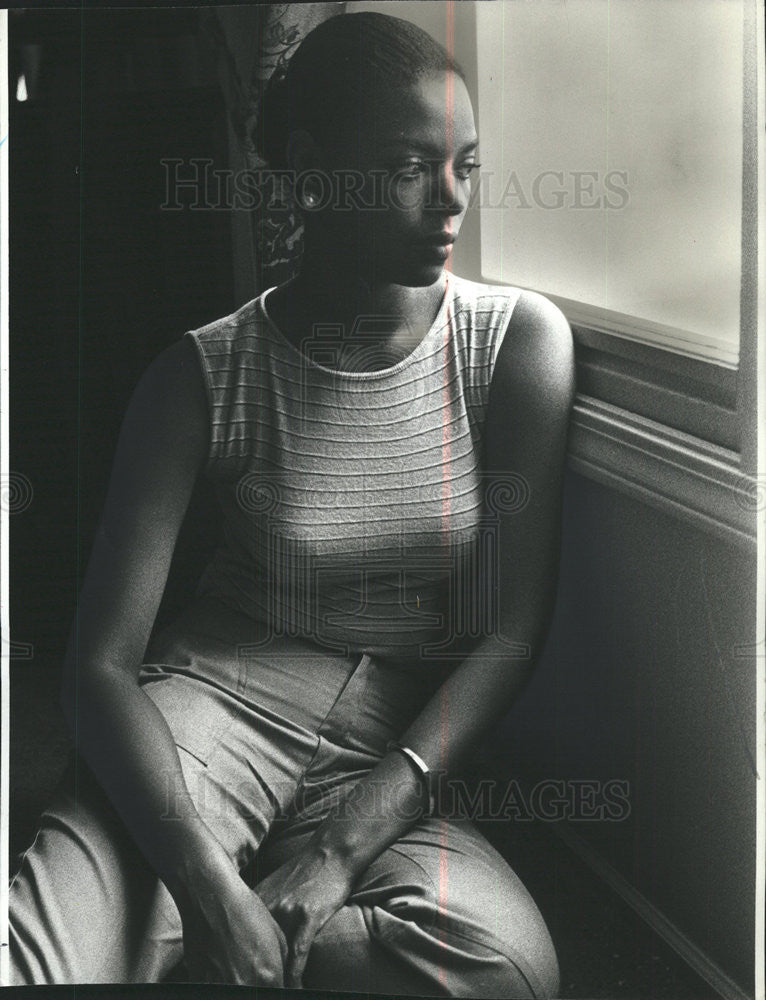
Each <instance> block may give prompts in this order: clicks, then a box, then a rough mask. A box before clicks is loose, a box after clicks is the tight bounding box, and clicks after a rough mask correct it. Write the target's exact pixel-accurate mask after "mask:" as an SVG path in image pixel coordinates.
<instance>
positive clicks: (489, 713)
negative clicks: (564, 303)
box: [257, 293, 575, 986]
mask: <svg viewBox="0 0 766 1000" xmlns="http://www.w3.org/2000/svg"><path fill="white" fill-rule="evenodd" d="M574 388H575V383H574V351H573V344H572V335H571V331H570V329H569V325H568V323H567V321H566V319H565V318H564V316H563V315H562V314H561V312H560V311H559V310H558V309H557V308H556V306H554V305H553V304H552V303H551V302H549V301H548V300H547V299H545V298H543V297H542V296H539V295H535V294H533V293H524V294H523V295H522V299H521V300H520V301H519V303H518V304H517V306H516V308H515V310H514V313H513V316H512V318H511V321H510V323H509V326H508V330H507V331H506V334H505V338H504V341H503V344H502V346H501V349H500V351H499V353H498V357H497V361H496V365H495V371H494V375H493V381H492V387H491V391H490V401H489V408H488V413H487V420H486V425H485V442H486V455H485V458H486V467H487V472H488V475H489V478H490V480H491V481H494V482H496V483H498V485H501V484H502V481H503V479H504V478H505V477H508V476H513V477H514V478H515V481H516V483H517V484H518V482H519V480H518V478H517V477H522V478H523V480H524V481H525V483H526V489H527V490H528V502H527V503H526V504H524V505H523V506H522V505H519V509H514V510H512V511H507V512H505V513H503V512H501V513H500V515H499V533H498V537H497V560H498V566H499V580H498V585H499V596H498V602H499V609H498V612H499V613H498V619H499V620H498V628H497V629H496V631H495V632H494V633H493V634H489V635H486V636H483V637H482V638H481V639H480V640H479V641H478V642H477V643H476V644H475V646H474V647H473V648H472V649H471V650H470V652H468V654H467V655H466V657H465V659H464V660H462V661H461V662H460V664H459V665H458V666H457V667H456V668H455V670H454V671H453V672H452V673H451V674H450V676H449V677H448V678H447V680H446V681H445V682H444V684H443V685H442V686H441V687H440V688H439V690H438V691H437V692H436V694H435V695H434V696H433V697H432V698H431V700H430V701H429V702H428V703H427V704H426V706H425V708H424V709H423V711H422V712H421V713H420V714H419V715H418V717H417V718H416V719H415V720H414V721H413V722H412V724H411V725H410V726H409V727H408V729H407V730H406V732H405V733H403V734H402V735H401V737H400V739H401V741H402V742H403V743H404V744H405V745H407V746H409V747H411V748H412V749H413V750H415V752H416V753H418V754H419V755H420V757H422V758H423V760H424V761H425V762H426V763H427V764H428V766H429V767H430V768H431V769H432V770H441V771H445V772H454V771H455V770H456V769H457V768H459V767H461V766H462V764H463V763H464V762H465V761H466V760H467V758H468V756H469V755H470V753H471V752H472V751H473V750H475V748H476V746H477V745H478V743H479V742H480V740H481V739H482V738H483V737H484V736H485V735H486V734H487V732H488V731H489V730H490V729H491V727H492V726H493V725H496V724H497V723H498V722H499V720H500V719H501V718H502V717H503V716H504V715H505V714H506V713H507V712H508V710H509V709H510V707H511V705H512V704H513V702H514V700H515V699H516V697H517V696H518V694H519V692H520V691H521V690H522V688H523V687H524V685H525V683H526V681H527V680H528V678H529V676H530V673H531V671H532V668H533V667H534V665H535V663H536V662H537V660H538V658H539V656H540V653H541V651H542V646H543V643H544V640H545V636H546V634H547V631H548V627H549V623H550V618H551V614H552V611H553V607H554V601H555V595H556V588H557V580H558V562H559V549H560V522H561V500H562V492H563V476H564V468H565V457H566V441H567V429H568V421H569V414H570V409H571V405H572V401H573V398H574ZM487 485H489V484H487ZM481 617H484V616H483V615H482V616H481ZM501 637H502V638H501ZM514 647H516V649H514ZM344 804H345V805H346V806H347V808H345V809H344V810H343V811H342V812H341V813H340V814H337V815H334V814H332V813H331V814H330V815H329V816H328V818H327V819H326V820H325V821H324V822H323V823H322V824H321V825H320V826H319V827H318V828H317V831H316V833H315V834H314V836H313V837H312V839H311V841H310V842H309V844H308V845H307V846H306V848H305V849H304V851H303V852H302V854H301V856H300V857H298V858H294V859H291V861H290V862H289V863H288V865H287V866H285V870H281V869H280V870H279V871H278V872H277V873H274V875H270V876H269V877H268V878H267V879H265V880H264V882H263V883H261V884H259V885H258V886H257V891H258V892H260V893H261V896H262V898H263V899H264V901H265V902H266V903H267V905H268V906H269V908H270V909H271V911H272V912H273V913H274V914H275V916H276V917H277V919H278V920H279V921H280V923H281V924H282V925H283V926H284V927H289V928H291V929H294V930H293V932H292V941H291V943H290V957H289V960H288V966H287V970H286V971H287V974H286V984H287V985H288V986H295V985H299V977H300V974H301V973H302V969H303V965H304V963H305V960H306V956H307V954H308V950H309V948H310V945H311V941H312V939H313V936H314V935H315V934H316V932H317V930H318V929H319V927H321V926H322V923H323V922H324V921H325V920H327V919H329V917H330V916H331V915H332V909H333V907H337V906H340V905H342V903H343V901H344V898H346V897H347V895H348V892H349V891H350V886H351V885H352V884H353V882H354V880H355V879H356V878H357V877H358V875H359V874H361V873H362V872H363V871H364V870H365V869H366V868H367V866H368V865H369V864H370V863H371V862H372V861H373V860H374V859H375V858H376V857H378V855H379V854H380V853H381V852H382V851H383V850H384V849H385V848H386V847H388V846H389V845H390V844H392V843H393V842H394V841H395V840H396V839H397V838H398V837H400V836H401V835H402V834H404V833H405V832H406V831H407V830H408V829H409V827H410V826H411V825H412V823H413V821H414V819H415V818H416V817H417V815H418V813H419V810H420V809H421V808H422V806H423V805H424V804H425V796H424V793H423V788H422V785H421V782H420V779H419V777H418V776H417V775H416V773H415V772H414V770H413V768H412V767H411V766H410V764H409V763H408V761H407V760H406V758H405V757H404V755H402V754H399V753H389V754H387V755H386V756H385V757H384V758H383V759H382V760H381V761H380V762H379V763H378V764H377V765H376V766H375V767H374V768H373V769H372V771H371V772H370V773H369V774H368V775H367V776H365V777H364V778H363V779H361V780H360V781H359V782H357V784H356V785H355V786H354V788H353V791H352V793H351V795H350V796H349V798H348V800H346V802H345V803H344Z"/></svg>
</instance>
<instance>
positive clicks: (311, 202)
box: [303, 191, 317, 208]
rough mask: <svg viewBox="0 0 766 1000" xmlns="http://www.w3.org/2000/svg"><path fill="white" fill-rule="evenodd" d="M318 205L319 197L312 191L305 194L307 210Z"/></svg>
mask: <svg viewBox="0 0 766 1000" xmlns="http://www.w3.org/2000/svg"><path fill="white" fill-rule="evenodd" d="M316 203H317V197H316V195H315V194H312V193H311V191H306V192H304V194H303V204H304V205H305V206H306V208H314V206H315V205H316Z"/></svg>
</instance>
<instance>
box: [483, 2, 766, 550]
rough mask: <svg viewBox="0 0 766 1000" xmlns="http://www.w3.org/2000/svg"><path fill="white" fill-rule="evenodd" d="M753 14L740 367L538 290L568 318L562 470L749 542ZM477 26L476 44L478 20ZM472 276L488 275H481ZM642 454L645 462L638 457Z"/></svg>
mask: <svg viewBox="0 0 766 1000" xmlns="http://www.w3.org/2000/svg"><path fill="white" fill-rule="evenodd" d="M479 2H481V0H479ZM500 2H506V0H500ZM477 6H478V4H475V5H474V7H475V8H476V7H477ZM757 7H758V0H743V5H742V9H743V26H742V30H743V119H742V120H743V158H742V230H741V247H742V254H741V259H742V281H741V286H740V341H739V361H738V364H737V365H736V366H735V365H734V364H733V363H732V362H730V361H729V362H727V361H726V360H721V361H719V362H716V361H714V360H710V359H704V360H703V359H702V358H701V357H699V356H698V357H694V356H691V355H692V354H693V349H692V350H690V351H687V352H686V353H684V352H682V350H680V349H675V350H674V349H673V348H671V347H660V346H656V344H654V343H651V340H656V339H657V337H654V336H653V335H652V331H649V332H648V336H644V338H643V342H642V339H640V338H641V334H642V332H644V333H646V331H642V328H643V327H646V326H647V324H645V323H644V322H643V321H642V320H640V319H639V318H635V320H634V318H633V317H616V314H613V315H612V316H610V315H609V314H608V313H606V312H605V311H603V310H602V311H599V310H597V309H596V308H595V307H591V306H588V305H587V304H584V303H573V302H569V301H568V300H561V299H559V298H557V297H556V296H555V295H551V294H550V293H548V292H546V291H545V290H544V289H535V290H537V291H540V292H541V293H542V294H544V295H546V296H547V297H548V298H550V299H551V301H553V302H556V303H557V304H558V305H559V306H560V308H561V309H562V311H563V312H564V314H565V315H566V316H567V318H568V319H569V320H570V326H571V328H572V334H573V338H574V343H575V360H576V377H577V395H576V400H575V405H574V409H573V414H572V426H571V433H570V447H569V467H570V468H571V469H573V470H574V471H576V472H579V473H581V474H584V475H588V476H590V477H591V478H594V479H597V480H599V481H601V482H603V483H605V484H608V485H610V486H612V487H614V488H618V489H621V490H622V491H623V492H627V493H630V494H631V495H633V496H635V497H637V498H640V499H642V500H643V501H645V502H650V503H654V504H655V505H657V506H660V507H662V508H664V509H668V510H671V509H672V510H673V512H674V513H676V514H681V515H682V516H684V517H685V518H686V519H687V520H691V521H692V522H693V523H695V524H696V525H697V526H698V527H700V528H703V529H704V530H711V529H712V530H714V531H716V532H717V533H720V532H723V534H724V535H725V536H726V537H727V538H729V539H730V540H732V541H735V542H745V543H747V544H753V545H754V544H755V538H756V510H757V493H758V490H757V487H758V477H757V470H756V466H757V455H756V438H757V426H758V421H757V407H756V401H757V378H758V372H757V364H756V362H757V333H758V304H759V303H758V249H759V198H760V197H762V196H761V192H760V187H762V183H763V182H762V180H761V181H759V177H758V171H757V155H758V143H759V131H758V128H759V126H758V122H759V112H760V114H761V116H762V109H761V108H759V102H760V101H762V99H763V98H762V95H760V94H759V89H758V87H759V81H758V75H757V72H756V67H757V57H758V49H759V40H758V35H757V24H758V10H757ZM474 30H475V32H476V39H477V45H478V30H477V28H476V19H475V17H474ZM478 55H479V53H478V48H477V56H478ZM478 62H479V59H478V58H477V63H478ZM471 70H472V73H471V75H472V76H474V79H473V80H472V81H470V82H471V83H472V85H473V87H474V93H475V94H476V93H478V78H477V77H476V76H475V67H471ZM759 185H760V187H759ZM480 212H481V210H479V221H478V226H481V215H480ZM479 243H480V241H479V240H475V242H474V248H475V250H479ZM479 260H480V257H479ZM479 271H480V272H481V265H480V264H479ZM480 280H483V281H488V280H489V279H487V278H485V277H484V276H483V273H482V274H481V278H480ZM492 283H494V284H497V282H492ZM690 336H693V335H690ZM636 337H638V338H639V339H636ZM615 444H617V445H618V446H617V447H615ZM681 455H683V456H685V458H684V459H683V460H680V459H679V456H681ZM647 456H648V457H649V459H650V461H648V462H645V461H643V459H644V458H645V457H647ZM690 456H693V458H690ZM687 459H688V461H687Z"/></svg>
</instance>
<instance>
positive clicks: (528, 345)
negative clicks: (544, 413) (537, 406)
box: [495, 289, 574, 394]
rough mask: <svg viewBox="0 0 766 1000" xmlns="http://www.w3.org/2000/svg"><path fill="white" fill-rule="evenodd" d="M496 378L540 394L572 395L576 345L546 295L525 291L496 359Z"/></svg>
mask: <svg viewBox="0 0 766 1000" xmlns="http://www.w3.org/2000/svg"><path fill="white" fill-rule="evenodd" d="M495 376H496V377H497V379H498V381H502V382H505V383H506V384H508V385H512V384H518V383H519V382H520V381H523V382H524V383H526V384H530V383H531V384H532V385H534V386H536V387H538V388H539V389H541V390H546V389H547V390H550V389H553V388H556V387H558V388H559V389H561V390H562V392H564V393H565V394H568V393H571V391H573V383H574V341H573V338H572V330H571V328H570V326H569V321H568V320H567V318H566V316H565V315H564V314H563V312H562V311H561V309H559V307H558V306H557V305H556V304H555V303H554V302H552V301H551V300H550V299H549V298H547V297H546V296H545V295H541V294H540V293H539V292H533V291H530V290H529V289H522V290H521V291H520V293H519V296H518V300H517V302H516V305H515V307H514V309H513V312H512V313H511V317H510V319H509V321H508V327H507V329H506V331H505V336H504V338H503V343H502V344H501V346H500V350H499V352H498V356H497V362H496V365H495Z"/></svg>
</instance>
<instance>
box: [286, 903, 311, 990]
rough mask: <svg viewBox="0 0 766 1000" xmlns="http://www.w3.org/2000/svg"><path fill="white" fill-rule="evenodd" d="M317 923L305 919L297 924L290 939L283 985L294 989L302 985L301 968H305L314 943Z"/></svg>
mask: <svg viewBox="0 0 766 1000" xmlns="http://www.w3.org/2000/svg"><path fill="white" fill-rule="evenodd" d="M318 930H319V927H318V925H317V924H316V922H315V921H312V920H307V922H306V923H302V924H300V925H299V926H298V929H297V930H296V932H295V934H294V935H293V937H292V940H291V941H290V950H289V953H288V958H287V966H286V968H285V986H288V987H292V988H294V989H301V988H302V987H303V970H304V969H305V968H306V961H307V960H308V957H309V952H310V951H311V945H312V944H313V943H314V938H315V937H316V934H317V931H318Z"/></svg>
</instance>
